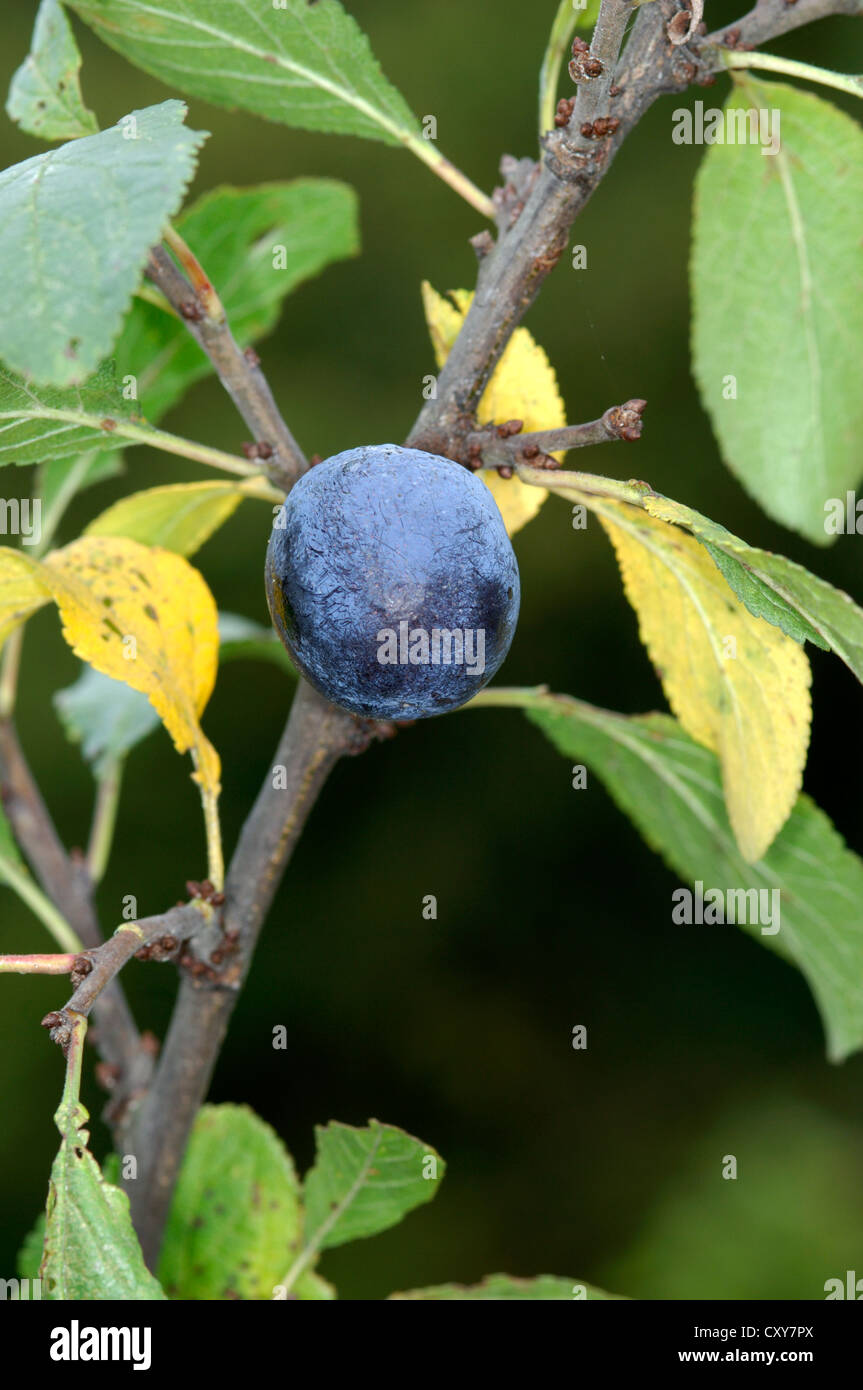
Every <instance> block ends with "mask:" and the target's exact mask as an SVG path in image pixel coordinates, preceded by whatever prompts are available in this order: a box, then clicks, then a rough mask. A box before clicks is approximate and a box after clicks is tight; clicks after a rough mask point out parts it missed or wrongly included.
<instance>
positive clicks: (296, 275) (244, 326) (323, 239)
mask: <svg viewBox="0 0 863 1390" xmlns="http://www.w3.org/2000/svg"><path fill="white" fill-rule="evenodd" d="M176 225H177V228H178V230H179V231H180V232H181V233H182V236H183V239H184V240H185V241H186V242H187V243H188V245H189V246H190V247H191V248H192V250H193V251H194V253H195V255H196V256H197V258H198V260H199V261H200V262H201V264H202V265H203V267H204V269H205V270H206V272H207V274H208V275H209V277H210V279H211V280H212V282H213V284H214V285H215V286H216V289H217V290H218V293H219V298H220V299H221V301H222V303H223V305H224V307H225V311H226V313H227V316H228V322H229V323H230V325H231V330H232V332H233V334H234V337H235V338H236V339H237V341H238V342H239V343H240V345H241V346H243V347H245V346H246V345H247V344H248V343H253V342H257V341H258V340H259V339H260V338H262V337H263V336H264V335H265V334H267V333H269V332H270V331H271V330H272V329H273V328H274V327H275V325H276V322H277V320H278V317H279V312H280V308H281V303H282V300H283V299H284V297H285V295H287V294H289V293H290V292H291V290H293V289H295V288H296V286H297V285H300V284H302V283H303V282H304V281H305V280H309V279H311V278H312V276H314V275H317V274H318V273H319V272H320V271H321V270H323V269H324V267H325V266H327V265H329V264H330V263H331V262H333V261H336V260H341V259H344V258H345V257H347V256H353V255H356V253H357V251H358V249H359V230H358V223H357V199H356V194H355V193H354V191H353V189H351V188H349V187H348V185H347V184H343V183H338V182H336V181H335V180H334V179H296V180H294V182H292V183H272V184H263V185H261V186H260V187H258V188H250V189H242V188H227V187H225V188H217V189H214V190H213V192H211V193H206V194H205V195H204V196H203V197H202V198H199V199H198V201H197V202H196V203H193V204H192V206H191V207H190V208H189V209H188V211H186V212H184V213H183V214H182V216H181V217H179V218H178V219H177V224H176ZM114 355H115V358H116V361H117V367H118V375H119V376H120V377H121V378H123V379H125V378H126V377H128V376H130V375H131V376H134V377H135V380H136V383H137V391H138V399H139V401H140V404H141V409H142V410H143V412H144V414H145V415H146V416H147V419H148V420H151V421H153V422H155V421H157V420H159V419H161V417H162V416H163V415H164V413H165V411H166V410H168V409H169V407H170V406H172V405H173V404H174V402H175V401H177V400H179V399H180V397H181V396H182V395H183V394H184V393H185V391H186V390H187V389H188V387H189V386H191V385H192V383H193V382H195V381H197V380H199V378H201V377H204V376H207V375H208V374H209V373H211V372H212V370H213V369H212V364H211V363H210V360H209V358H208V357H207V356H206V354H205V353H204V352H203V351H202V350H201V348H199V347H198V344H197V343H196V342H195V340H194V339H193V338H192V337H190V335H189V333H188V332H187V330H186V327H185V325H184V324H183V323H181V322H180V320H179V319H177V318H175V317H174V316H173V315H172V314H169V313H166V312H165V311H164V310H162V309H159V308H158V307H156V306H155V305H153V304H149V303H147V302H145V301H144V300H141V299H136V300H135V301H134V303H133V305H132V308H131V310H130V312H129V315H128V317H127V319H126V322H125V324H124V326H123V331H122V333H121V334H120V337H119V339H118V341H117V344H116V347H115V352H114Z"/></svg>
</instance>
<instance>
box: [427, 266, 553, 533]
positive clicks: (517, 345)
mask: <svg viewBox="0 0 863 1390" xmlns="http://www.w3.org/2000/svg"><path fill="white" fill-rule="evenodd" d="M450 294H451V298H452V300H453V303H450V301H449V300H448V299H446V298H444V296H443V295H442V294H438V293H437V291H436V290H433V289H432V287H431V285H430V284H428V282H427V281H425V282H424V283H423V287H422V296H423V308H424V310H425V316H426V322H427V324H428V328H429V335H430V337H431V340H432V346H433V347H434V351H435V358H436V360H437V364H438V366H439V367H442V366H443V364H444V362H445V361H446V359H447V357H448V356H449V352H450V348H451V347H452V345H453V343H454V342H455V340H456V338H457V337H458V333H459V329H460V328H461V326H462V323H463V322H464V318H465V315H466V314H467V311H468V309H469V308H470V302H471V299H472V298H473V296H472V294H471V293H470V292H469V291H468V290H452V291H451V292H450ZM477 419H478V421H479V423H480V424H481V425H485V424H489V423H490V422H491V421H493V420H496V421H497V422H498V423H500V422H501V421H503V420H523V421H524V432H525V434H527V433H528V432H530V431H531V430H554V429H559V428H560V427H561V426H562V425H565V424H566V411H565V410H564V406H563V401H562V399H561V396H560V392H559V390H558V388H557V378H556V376H555V374H554V368H553V367H552V365H551V363H550V362H549V360H548V357H547V356H546V354H545V352H544V351H543V349H542V348H541V347H540V346H539V344H538V343H535V342H534V340H533V338H532V337H531V335H530V333H528V331H527V329H526V328H517V329H516V330H515V332H514V333H513V335H512V338H511V339H510V341H509V343H508V345H507V348H506V350H505V352H504V354H503V356H502V357H501V359H500V362H499V363H498V365H497V367H496V368H495V371H494V374H493V376H492V378H491V381H490V382H489V384H488V386H487V387H486V389H485V391H484V392H483V396H482V400H481V401H480V403H479V409H478V410H477ZM555 457H560V456H559V455H555ZM479 476H480V477H481V478H482V480H483V482H484V483H486V484H487V486H488V487H489V488H490V489H491V491H492V493H493V494H494V500H495V501H496V502H497V505H498V507H499V508H500V511H501V515H502V516H503V519H504V522H505V523H506V529H507V531H508V532H509V534H510V535H511V536H512V535H514V534H515V532H516V531H519V530H520V529H521V527H522V526H524V525H525V524H526V523H527V522H528V521H530V520H531V518H532V517H535V516H536V514H537V512H538V511H539V509H540V507H541V506H542V504H543V502H544V501H545V499H546V497H547V496H548V492H547V490H546V489H545V488H541V487H531V486H528V485H527V484H526V483H523V482H522V481H521V480H520V479H519V478H501V477H500V475H499V474H498V473H496V472H495V471H494V469H487V470H483V472H481V473H480V475H479Z"/></svg>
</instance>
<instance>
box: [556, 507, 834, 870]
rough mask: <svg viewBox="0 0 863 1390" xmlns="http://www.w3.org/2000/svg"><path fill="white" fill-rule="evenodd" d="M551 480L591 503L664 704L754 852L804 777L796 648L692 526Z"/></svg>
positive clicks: (743, 845)
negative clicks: (699, 751)
mask: <svg viewBox="0 0 863 1390" xmlns="http://www.w3.org/2000/svg"><path fill="white" fill-rule="evenodd" d="M561 491H562V492H564V493H565V494H566V495H568V496H572V497H575V498H576V500H577V501H580V502H585V503H587V504H588V505H590V506H592V507H593V509H594V510H595V511H596V512H597V513H598V515H599V519H600V521H601V522H602V525H603V526H604V528H605V530H606V532H607V533H608V535H609V537H610V539H611V541H612V544H613V545H614V549H615V552H616V554H617V559H618V562H619V564H620V570H621V574H622V576H623V584H624V588H625V590H626V596H627V598H628V599H629V601H630V603H631V604H632V606H633V608H634V609H635V611H636V613H637V614H638V624H639V631H640V634H641V639H642V641H643V642H644V645H645V646H646V647H647V650H648V652H649V653H650V657H651V660H652V661H653V664H654V666H655V667H656V670H657V674H658V675H659V678H660V680H661V681H662V684H663V686H664V688H665V693H666V695H667V696H668V701H669V704H670V705H671V708H672V710H673V711H674V713H675V714H676V715H677V717H678V719H679V720H680V722H681V724H682V725H683V727H684V729H685V730H686V731H687V733H689V734H690V735H691V736H692V738H694V739H696V740H697V741H698V742H699V743H702V744H704V746H705V747H707V748H711V749H713V751H714V752H715V753H717V755H718V757H719V761H720V765H721V767H722V782H723V789H724V793H725V802H726V805H727V807H728V816H729V819H730V821H731V826H732V829H733V830H734V834H735V837H736V839H737V843H738V845H739V847H740V852H741V854H742V855H743V857H744V859H746V860H747V862H749V863H754V862H755V861H756V860H758V859H761V858H762V857H763V856H764V854H766V852H767V850H768V849H769V847H770V845H771V844H772V842H773V840H774V838H775V837H776V835H777V834H778V833H779V831H780V830H781V829H782V826H783V825H784V824H785V821H786V820H787V818H788V816H789V815H790V813H791V809H792V807H793V805H794V802H795V801H796V800H797V794H798V792H799V790H800V784H801V781H802V777H803V768H804V765H805V762H806V751H807V748H808V745H809V724H810V718H811V705H810V699H809V684H810V670H809V662H808V660H807V658H806V654H805V652H804V651H803V648H802V647H801V646H800V645H799V644H798V643H797V642H795V641H793V640H792V639H791V638H790V637H786V636H785V634H784V633H783V632H781V631H780V630H779V628H778V627H774V626H773V625H772V624H771V623H767V622H765V621H764V620H763V618H756V617H753V615H752V614H751V613H750V612H749V611H748V610H747V609H746V608H745V607H744V605H743V604H742V603H741V602H740V601H739V599H738V598H737V596H736V595H735V594H734V592H733V590H732V589H731V588H730V587H729V585H728V584H727V583H726V581H725V579H724V578H723V577H722V575H721V573H720V571H719V570H718V569H717V567H716V565H714V563H713V561H712V560H711V558H710V556H709V554H708V553H707V551H706V550H705V549H704V547H703V546H701V545H700V544H699V543H698V541H697V540H695V539H694V538H693V537H692V536H689V535H687V534H686V533H685V532H683V531H681V530H680V529H679V528H678V527H676V526H672V525H670V524H669V523H667V522H665V521H661V520H659V519H657V518H655V517H652V516H648V515H647V514H646V513H645V512H643V511H641V510H640V508H638V507H632V506H629V505H627V504H626V503H623V502H612V501H607V500H605V499H603V500H598V499H596V498H591V499H588V498H587V496H583V495H580V494H578V495H576V494H575V492H573V491H572V490H571V489H561Z"/></svg>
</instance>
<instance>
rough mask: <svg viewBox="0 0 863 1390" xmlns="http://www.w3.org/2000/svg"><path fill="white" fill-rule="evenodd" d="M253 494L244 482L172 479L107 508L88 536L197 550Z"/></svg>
mask: <svg viewBox="0 0 863 1390" xmlns="http://www.w3.org/2000/svg"><path fill="white" fill-rule="evenodd" d="M247 495H248V490H247V488H245V487H244V485H243V484H242V483H240V482H236V483H228V482H223V481H222V480H220V479H213V480H209V479H208V480H206V481H204V482H200V483H172V484H169V485H167V486H166V487H151V488H148V489H147V490H146V491H145V492H133V493H132V494H131V496H129V497H122V498H121V499H120V501H119V502H115V503H114V505H113V506H112V507H109V508H108V509H107V511H104V512H102V514H101V515H100V516H97V517H96V519H95V520H94V521H91V522H90V525H89V526H88V527H87V529H86V531H85V533H84V534H85V535H87V536H128V538H129V539H130V540H133V541H140V542H141V544H142V545H159V546H162V547H163V548H164V549H165V550H174V551H176V552H177V554H178V555H194V553H195V551H196V550H198V549H200V547H201V546H202V545H203V544H204V541H205V540H208V539H209V537H210V536H211V535H212V534H213V532H214V531H216V530H217V529H218V528H219V527H220V526H221V525H222V524H223V523H224V522H226V521H227V520H228V517H229V516H231V515H232V514H233V513H234V512H235V511H236V509H237V507H238V506H239V505H240V503H241V502H242V500H243V498H244V497H245V496H247Z"/></svg>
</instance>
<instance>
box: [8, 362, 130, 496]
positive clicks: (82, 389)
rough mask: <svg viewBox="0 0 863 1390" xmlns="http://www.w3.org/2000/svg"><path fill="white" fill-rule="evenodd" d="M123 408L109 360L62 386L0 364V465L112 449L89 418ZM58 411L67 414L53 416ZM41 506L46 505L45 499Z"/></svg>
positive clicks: (107, 434)
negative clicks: (80, 383)
mask: <svg viewBox="0 0 863 1390" xmlns="http://www.w3.org/2000/svg"><path fill="white" fill-rule="evenodd" d="M126 413H127V412H126V406H125V403H124V401H123V397H122V394H121V392H120V390H119V388H118V386H117V380H116V377H115V375H114V368H113V366H112V365H111V364H110V363H105V364H104V365H103V366H102V367H100V369H99V371H98V372H96V373H95V375H94V376H92V377H91V378H90V379H89V381H86V382H85V383H84V384H83V386H79V387H72V388H71V389H67V390H65V391H58V390H57V389H56V388H55V387H52V386H41V387H35V386H34V385H33V384H32V382H29V381H25V380H23V379H22V378H21V377H20V376H17V375H16V374H15V373H14V372H10V371H8V370H7V369H6V368H5V367H4V366H3V365H2V363H0V465H2V464H4V463H19V464H27V463H46V462H48V461H50V460H51V459H68V458H70V457H72V456H74V457H75V458H76V459H77V457H78V456H79V455H80V454H83V453H85V452H88V451H89V452H94V451H95V452H101V451H102V450H106V449H110V450H115V449H116V447H117V441H116V440H115V439H112V438H111V434H110V432H109V431H108V430H105V429H102V428H101V427H100V426H99V425H98V424H96V423H95V421H96V420H102V419H115V418H116V417H117V416H118V415H125V414H126ZM58 415H60V416H65V415H68V416H69V418H68V419H57V418H56V417H57V416H58ZM76 415H79V416H81V417H84V422H83V423H81V422H79V421H77V420H75V419H74V418H73V417H74V416H76ZM57 476H58V477H62V475H57ZM45 505H46V509H47V501H46V502H45Z"/></svg>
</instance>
